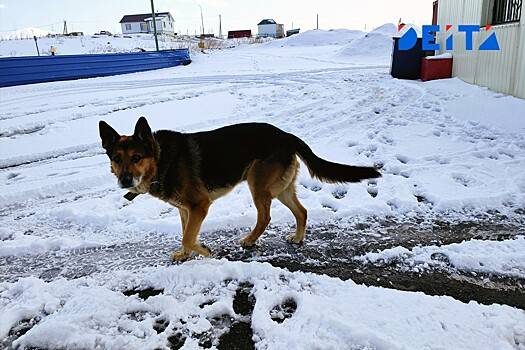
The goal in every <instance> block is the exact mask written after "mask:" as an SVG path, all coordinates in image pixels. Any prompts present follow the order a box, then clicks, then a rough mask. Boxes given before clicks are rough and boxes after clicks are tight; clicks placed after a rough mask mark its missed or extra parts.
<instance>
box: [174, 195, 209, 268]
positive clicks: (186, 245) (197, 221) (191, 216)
mask: <svg viewBox="0 0 525 350" xmlns="http://www.w3.org/2000/svg"><path fill="white" fill-rule="evenodd" d="M209 206H210V204H209V203H207V204H201V205H199V206H195V207H192V208H190V209H189V210H188V221H187V223H186V227H185V229H184V232H183V235H182V248H181V249H180V250H178V251H176V252H173V253H172V254H171V259H172V260H173V261H183V260H186V259H188V258H189V257H190V256H191V254H192V253H193V252H195V253H197V254H200V255H203V256H210V255H211V251H210V250H209V249H208V248H207V247H205V246H203V245H202V244H200V242H199V239H198V238H199V232H200V229H201V225H202V222H203V221H204V218H205V217H206V215H207V214H208V208H209Z"/></svg>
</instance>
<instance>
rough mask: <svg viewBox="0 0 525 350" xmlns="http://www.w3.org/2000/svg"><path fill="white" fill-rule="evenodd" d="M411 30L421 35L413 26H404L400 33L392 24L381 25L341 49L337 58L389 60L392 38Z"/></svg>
mask: <svg viewBox="0 0 525 350" xmlns="http://www.w3.org/2000/svg"><path fill="white" fill-rule="evenodd" d="M411 28H413V29H414V30H415V31H416V33H417V34H418V35H421V30H420V29H419V28H418V27H417V26H415V25H413V24H407V25H405V26H404V27H403V28H402V29H401V31H398V30H397V27H396V26H395V25H394V24H392V23H387V24H383V25H382V26H380V27H377V28H375V29H374V30H372V31H371V32H369V33H366V34H365V35H364V36H362V37H360V38H357V39H356V40H353V41H352V42H350V43H349V44H348V45H346V46H345V47H343V48H342V49H341V50H340V51H339V53H338V55H337V56H338V57H350V58H356V57H368V58H370V59H372V60H377V59H378V58H383V60H385V61H386V60H387V59H388V60H389V59H390V56H391V54H392V48H393V39H392V38H393V37H395V36H402V35H403V34H404V33H405V32H406V31H408V30H410V29H411Z"/></svg>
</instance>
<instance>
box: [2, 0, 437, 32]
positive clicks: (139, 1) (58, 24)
mask: <svg viewBox="0 0 525 350" xmlns="http://www.w3.org/2000/svg"><path fill="white" fill-rule="evenodd" d="M432 2H433V0H397V1H396V0H367V1H363V0H317V1H313V0H302V1H301V0H281V1H279V0H155V10H156V11H159V12H164V11H169V12H171V14H172V15H173V16H174V18H175V30H176V32H178V33H181V34H186V33H187V32H189V33H190V34H193V33H195V31H197V32H199V31H200V26H201V25H200V23H201V19H200V7H199V5H200V6H202V10H203V15H204V27H205V29H206V32H211V33H214V34H218V32H219V14H221V15H222V29H223V34H225V33H226V32H227V31H228V30H235V29H251V30H252V31H253V32H255V33H256V31H257V23H258V22H259V21H260V20H262V19H263V18H273V19H274V20H275V21H277V22H278V23H283V24H284V27H285V30H287V29H291V27H292V23H293V26H294V27H295V28H301V30H302V31H304V30H308V29H314V28H315V26H316V14H319V28H320V29H336V28H348V29H360V30H364V29H365V28H366V30H371V29H373V28H374V27H377V26H379V25H382V24H384V23H388V22H391V23H397V22H398V20H399V18H402V20H403V22H405V23H414V24H417V25H423V24H430V23H431V21H432ZM150 11H151V8H150V0H125V1H124V0H118V1H116V0H0V32H6V31H12V30H17V29H22V28H26V27H37V28H41V29H44V30H53V31H57V32H61V31H62V26H63V24H62V21H63V20H64V19H65V20H67V25H68V29H69V31H83V32H85V33H86V34H91V33H94V32H95V31H100V30H109V31H111V32H114V33H120V32H121V28H120V24H119V23H118V22H119V21H120V19H121V18H122V16H123V15H125V14H134V13H146V12H150Z"/></svg>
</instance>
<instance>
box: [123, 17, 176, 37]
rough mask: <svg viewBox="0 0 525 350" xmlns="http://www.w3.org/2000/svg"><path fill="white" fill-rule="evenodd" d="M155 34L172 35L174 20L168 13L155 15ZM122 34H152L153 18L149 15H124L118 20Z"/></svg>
mask: <svg viewBox="0 0 525 350" xmlns="http://www.w3.org/2000/svg"><path fill="white" fill-rule="evenodd" d="M155 22H156V27H157V33H171V34H173V33H174V23H175V21H174V19H173V16H172V15H171V14H170V13H169V12H158V13H156V14H155ZM120 25H121V27H122V34H133V33H153V18H152V16H151V12H150V13H143V14H137V15H126V16H124V17H122V19H121V20H120Z"/></svg>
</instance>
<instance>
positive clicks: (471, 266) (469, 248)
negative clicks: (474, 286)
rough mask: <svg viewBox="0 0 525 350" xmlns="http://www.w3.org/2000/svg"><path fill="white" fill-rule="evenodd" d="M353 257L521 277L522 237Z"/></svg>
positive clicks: (524, 243) (524, 270) (524, 263)
mask: <svg viewBox="0 0 525 350" xmlns="http://www.w3.org/2000/svg"><path fill="white" fill-rule="evenodd" d="M355 259H356V260H360V261H363V262H370V263H377V262H384V263H390V262H402V263H403V264H408V265H409V266H411V267H413V268H415V269H420V268H421V267H427V266H437V267H442V266H450V267H452V268H455V269H458V270H462V271H467V272H480V273H486V274H495V275H500V276H508V277H518V278H525V237H524V236H518V237H516V238H515V239H509V240H505V241H481V240H470V241H465V242H462V243H455V244H449V245H444V246H440V247H439V246H426V247H414V248H412V249H410V250H409V249H406V248H403V247H395V248H391V249H386V250H383V251H380V252H377V253H367V254H365V255H362V256H360V257H356V258H355Z"/></svg>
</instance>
